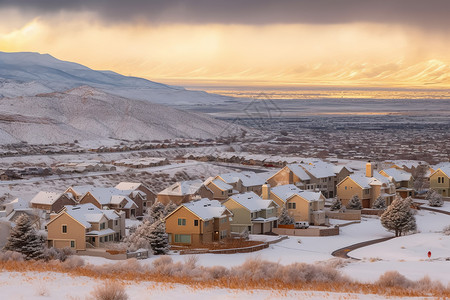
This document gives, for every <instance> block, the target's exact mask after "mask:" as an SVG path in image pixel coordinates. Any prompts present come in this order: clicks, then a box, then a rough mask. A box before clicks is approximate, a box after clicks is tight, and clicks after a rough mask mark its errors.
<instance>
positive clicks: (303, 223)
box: [295, 222, 309, 229]
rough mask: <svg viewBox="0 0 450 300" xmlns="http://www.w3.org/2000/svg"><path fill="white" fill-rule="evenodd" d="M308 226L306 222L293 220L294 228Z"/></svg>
mask: <svg viewBox="0 0 450 300" xmlns="http://www.w3.org/2000/svg"><path fill="white" fill-rule="evenodd" d="M308 227H309V223H308V222H295V228H296V229H306V228H308Z"/></svg>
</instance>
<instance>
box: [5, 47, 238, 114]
mask: <svg viewBox="0 0 450 300" xmlns="http://www.w3.org/2000/svg"><path fill="white" fill-rule="evenodd" d="M84 85H88V86H91V87H94V88H96V89H98V90H101V91H105V92H107V93H110V94H113V95H118V96H122V97H125V98H130V99H137V100H145V101H150V102H153V103H160V104H165V105H173V106H176V105H188V104H214V103H217V104H220V103H223V102H224V101H233V100H232V98H230V97H224V96H220V95H214V94H208V93H206V92H202V91H188V90H186V89H184V88H182V87H176V86H169V85H165V84H161V83H157V82H153V81H149V80H146V79H143V78H137V77H128V76H123V75H120V74H117V73H114V72H111V71H95V70H92V69H90V68H88V67H85V66H83V65H80V64H77V63H72V62H67V61H61V60H58V59H56V58H54V57H53V56H51V55H48V54H39V53H31V52H17V53H6V52H0V98H2V97H11V96H34V95H36V94H39V93H44V92H47V93H48V92H63V91H66V90H68V89H73V88H77V87H80V86H84Z"/></svg>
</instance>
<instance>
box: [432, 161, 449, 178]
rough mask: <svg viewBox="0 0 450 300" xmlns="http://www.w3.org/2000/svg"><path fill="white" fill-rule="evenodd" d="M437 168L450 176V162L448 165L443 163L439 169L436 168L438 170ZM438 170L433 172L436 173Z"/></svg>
mask: <svg viewBox="0 0 450 300" xmlns="http://www.w3.org/2000/svg"><path fill="white" fill-rule="evenodd" d="M437 170H441V171H442V172H444V173H445V175H447V176H449V177H450V164H448V165H441V167H439V169H436V171H437ZM436 171H435V172H433V174H434V173H436Z"/></svg>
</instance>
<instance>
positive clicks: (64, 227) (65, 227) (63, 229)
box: [62, 225, 67, 233]
mask: <svg viewBox="0 0 450 300" xmlns="http://www.w3.org/2000/svg"><path fill="white" fill-rule="evenodd" d="M62 233H67V225H63V226H62Z"/></svg>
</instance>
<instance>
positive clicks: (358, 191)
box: [337, 163, 395, 208]
mask: <svg viewBox="0 0 450 300" xmlns="http://www.w3.org/2000/svg"><path fill="white" fill-rule="evenodd" d="M355 195H357V196H358V197H359V199H361V203H362V207H363V208H370V207H372V206H373V203H374V202H375V200H376V199H377V198H378V197H379V196H382V197H383V198H384V199H385V201H386V204H387V205H390V204H391V203H392V201H393V200H394V197H395V185H394V184H393V183H392V181H391V180H390V179H389V178H387V177H384V176H383V175H381V174H379V173H377V172H375V173H374V172H373V166H372V164H371V163H368V164H366V173H365V174H363V173H355V174H351V175H349V176H347V177H346V178H345V179H344V180H342V181H341V182H339V183H338V184H337V197H338V199H339V200H341V202H342V204H343V205H344V206H347V205H348V202H349V201H350V199H351V198H352V197H353V196H355Z"/></svg>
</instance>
